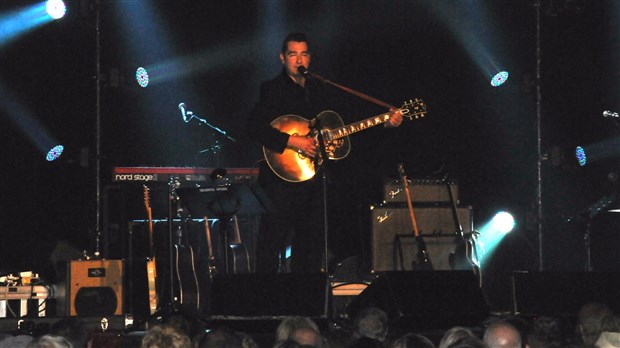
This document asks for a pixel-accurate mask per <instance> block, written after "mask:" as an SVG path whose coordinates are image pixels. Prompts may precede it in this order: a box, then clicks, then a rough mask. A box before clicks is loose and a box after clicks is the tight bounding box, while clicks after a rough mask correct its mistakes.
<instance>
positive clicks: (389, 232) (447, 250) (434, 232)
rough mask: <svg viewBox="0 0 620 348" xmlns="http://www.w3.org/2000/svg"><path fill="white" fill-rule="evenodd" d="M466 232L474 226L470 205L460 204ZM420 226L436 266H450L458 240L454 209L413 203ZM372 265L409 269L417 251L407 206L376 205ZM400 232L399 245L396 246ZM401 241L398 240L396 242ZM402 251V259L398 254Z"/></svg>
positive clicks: (376, 269) (385, 268)
mask: <svg viewBox="0 0 620 348" xmlns="http://www.w3.org/2000/svg"><path fill="white" fill-rule="evenodd" d="M457 215H458V218H459V222H460V224H461V226H462V227H463V231H464V232H471V231H472V228H473V222H472V209H471V207H459V208H457ZM414 216H415V218H416V224H417V226H418V230H419V232H420V234H421V235H422V237H423V238H424V242H425V244H426V249H427V252H428V255H429V258H430V260H431V263H432V264H433V269H435V270H451V269H452V268H451V267H450V262H449V256H450V254H451V253H452V252H453V251H454V249H455V246H456V243H457V241H458V239H457V234H456V232H457V231H456V230H457V228H456V224H455V221H454V217H453V211H452V208H450V207H414ZM371 218H372V237H371V238H372V269H373V270H374V271H376V272H382V271H396V270H402V271H410V270H413V269H414V261H415V259H416V255H417V252H418V244H417V243H416V242H415V239H414V238H413V225H412V223H411V218H410V215H409V209H408V208H406V207H375V208H373V209H372V213H371ZM397 236H398V240H399V241H400V248H398V247H396V249H395V237H397ZM397 245H398V244H397ZM401 254H402V262H401V258H400V257H399V256H400V255H401Z"/></svg>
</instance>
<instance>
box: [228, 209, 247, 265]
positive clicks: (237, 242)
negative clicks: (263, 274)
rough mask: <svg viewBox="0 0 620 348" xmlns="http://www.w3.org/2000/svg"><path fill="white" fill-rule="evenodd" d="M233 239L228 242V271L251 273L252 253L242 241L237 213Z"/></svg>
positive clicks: (234, 221) (233, 220) (234, 216)
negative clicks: (250, 253)
mask: <svg viewBox="0 0 620 348" xmlns="http://www.w3.org/2000/svg"><path fill="white" fill-rule="evenodd" d="M232 222H233V231H234V233H233V239H232V240H231V241H230V243H228V252H229V256H228V261H229V264H228V267H229V269H228V273H229V274H239V273H250V271H251V270H250V255H249V253H248V249H247V248H246V247H245V245H243V243H242V242H241V234H240V233H239V221H238V220H237V215H233V217H232Z"/></svg>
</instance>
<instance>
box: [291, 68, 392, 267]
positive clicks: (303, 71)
mask: <svg viewBox="0 0 620 348" xmlns="http://www.w3.org/2000/svg"><path fill="white" fill-rule="evenodd" d="M297 70H298V72H299V73H300V74H301V75H303V76H304V77H305V78H309V77H312V78H315V79H317V80H319V81H321V82H322V83H326V84H329V85H332V86H334V87H337V88H340V89H341V90H343V91H345V92H347V93H350V94H353V95H355V96H357V97H360V98H362V99H364V100H366V101H369V102H371V103H374V104H377V105H380V106H383V107H385V108H387V109H397V107H395V106H393V105H390V104H388V103H386V102H383V101H381V100H379V99H377V98H374V97H371V96H369V95H367V94H364V93H362V92H359V91H356V90H354V89H351V88H349V87H346V86H343V85H340V84H337V83H335V82H332V81H329V80H327V79H325V78H323V77H322V76H320V75H318V74H315V73H312V72H310V71H308V70H306V68H305V67H303V66H301V67H299V68H298V69H297ZM312 128H314V129H316V130H317V139H318V141H319V149H320V151H321V156H322V158H323V172H322V175H321V178H322V181H323V219H324V227H323V229H324V237H325V240H324V243H325V245H324V261H323V262H324V263H325V272H328V269H327V266H328V264H327V262H328V256H327V249H328V246H327V237H328V234H329V232H328V221H327V166H328V165H327V161H328V157H327V152H326V151H325V143H324V141H323V140H324V139H323V133H322V126H321V121H320V119H319V118H316V123H315V124H314V126H313V127H312ZM315 163H316V162H315ZM316 169H318V168H315V170H316Z"/></svg>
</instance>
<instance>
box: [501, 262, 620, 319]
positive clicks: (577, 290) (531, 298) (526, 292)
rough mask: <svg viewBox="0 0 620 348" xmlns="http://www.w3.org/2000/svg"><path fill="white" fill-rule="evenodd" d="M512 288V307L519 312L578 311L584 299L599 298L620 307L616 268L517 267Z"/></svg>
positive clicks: (616, 308)
mask: <svg viewBox="0 0 620 348" xmlns="http://www.w3.org/2000/svg"><path fill="white" fill-rule="evenodd" d="M512 289H513V310H514V312H515V313H518V314H523V315H548V316H563V315H577V313H579V309H580V308H581V306H582V305H583V304H585V303H587V302H601V303H604V304H606V305H608V306H609V307H610V308H611V309H612V310H613V311H614V312H616V313H617V312H618V311H620V290H619V289H620V273H619V272H532V273H530V272H523V271H516V272H513V274H512ZM558 294H561V296H558Z"/></svg>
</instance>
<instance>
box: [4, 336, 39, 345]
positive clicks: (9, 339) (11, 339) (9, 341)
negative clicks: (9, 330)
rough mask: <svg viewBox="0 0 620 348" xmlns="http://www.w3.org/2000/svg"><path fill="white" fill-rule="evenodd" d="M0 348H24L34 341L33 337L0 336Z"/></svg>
mask: <svg viewBox="0 0 620 348" xmlns="http://www.w3.org/2000/svg"><path fill="white" fill-rule="evenodd" d="M0 336H1V338H0V347H15V348H24V347H27V346H28V344H29V343H32V342H33V341H34V337H32V336H30V335H17V336H13V335H11V334H0Z"/></svg>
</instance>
